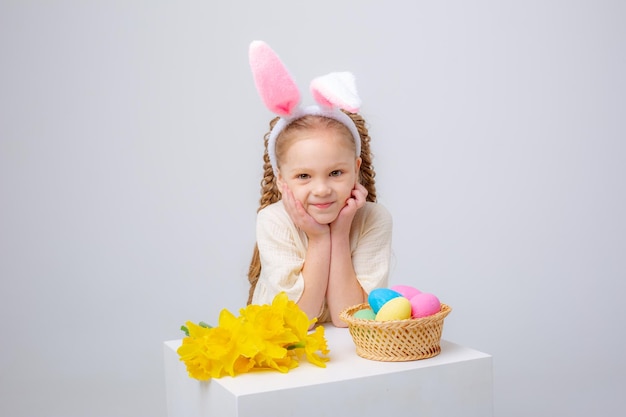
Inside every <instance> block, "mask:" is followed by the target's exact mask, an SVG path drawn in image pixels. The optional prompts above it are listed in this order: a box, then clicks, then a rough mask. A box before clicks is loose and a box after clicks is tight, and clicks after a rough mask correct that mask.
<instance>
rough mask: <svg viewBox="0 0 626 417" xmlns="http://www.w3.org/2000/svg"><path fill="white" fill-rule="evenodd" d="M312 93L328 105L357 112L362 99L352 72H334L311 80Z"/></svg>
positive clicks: (320, 102) (323, 103)
mask: <svg viewBox="0 0 626 417" xmlns="http://www.w3.org/2000/svg"><path fill="white" fill-rule="evenodd" d="M310 87H311V94H312V95H313V98H314V99H315V101H317V102H318V103H319V104H321V105H322V106H326V107H339V108H340V109H343V110H347V111H349V112H351V113H356V112H358V111H359V107H361V99H360V98H359V94H358V93H357V91H356V82H355V80H354V75H352V73H350V72H332V73H330V74H327V75H323V76H321V77H317V78H315V79H314V80H313V81H311V86H310Z"/></svg>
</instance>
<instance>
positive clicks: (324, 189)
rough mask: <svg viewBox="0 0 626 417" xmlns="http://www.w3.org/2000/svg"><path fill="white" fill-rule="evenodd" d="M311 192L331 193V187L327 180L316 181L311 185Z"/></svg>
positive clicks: (320, 194) (321, 194) (318, 193)
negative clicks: (313, 185)
mask: <svg viewBox="0 0 626 417" xmlns="http://www.w3.org/2000/svg"><path fill="white" fill-rule="evenodd" d="M313 193H314V194H315V195H317V196H326V195H329V194H330V193H331V188H330V186H329V185H328V182H327V181H324V180H320V181H316V183H315V187H313Z"/></svg>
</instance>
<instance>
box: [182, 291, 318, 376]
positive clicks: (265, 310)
mask: <svg viewBox="0 0 626 417" xmlns="http://www.w3.org/2000/svg"><path fill="white" fill-rule="evenodd" d="M239 312H240V315H239V317H235V315H233V314H232V313H231V312H229V311H228V310H227V309H224V310H222V311H221V313H220V316H219V325H218V326H216V327H211V326H209V325H207V324H205V323H203V322H200V323H198V324H194V323H192V322H190V321H188V322H187V323H186V325H185V326H182V327H181V329H182V330H183V331H184V332H185V333H186V334H187V337H185V338H184V339H183V342H182V345H181V346H180V347H179V348H178V350H177V353H178V355H179V356H180V360H181V361H183V362H185V365H186V366H187V372H188V373H189V376H190V377H192V378H195V379H198V380H208V379H210V378H220V377H222V376H224V375H230V376H235V375H237V374H241V373H245V372H249V371H251V370H253V369H275V370H277V371H280V372H283V373H284V372H288V371H289V370H290V369H293V368H295V367H297V366H298V361H299V358H301V357H306V359H307V360H308V361H309V362H311V363H312V364H314V365H317V366H320V367H322V368H324V367H326V362H327V361H328V360H329V358H328V357H327V356H321V355H327V354H328V353H329V350H328V345H327V343H326V339H325V337H324V327H322V326H317V327H316V328H315V330H314V331H312V332H309V328H310V326H311V325H312V324H313V323H315V321H316V319H313V320H309V318H308V317H307V315H306V313H304V311H302V310H301V309H300V307H298V305H297V304H296V303H295V302H293V301H291V300H289V299H288V298H287V294H285V293H284V292H281V293H279V294H278V295H276V297H275V298H274V300H273V301H272V304H271V305H270V304H264V305H255V304H250V305H248V306H246V307H245V308H242V309H240V310H239ZM318 351H319V352H320V353H321V355H320V354H318Z"/></svg>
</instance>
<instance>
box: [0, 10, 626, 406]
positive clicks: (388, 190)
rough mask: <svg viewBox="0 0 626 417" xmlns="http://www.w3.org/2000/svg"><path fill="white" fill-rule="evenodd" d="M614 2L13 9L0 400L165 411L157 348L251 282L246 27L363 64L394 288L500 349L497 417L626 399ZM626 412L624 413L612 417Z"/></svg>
mask: <svg viewBox="0 0 626 417" xmlns="http://www.w3.org/2000/svg"><path fill="white" fill-rule="evenodd" d="M625 17H626V6H625V5H624V3H623V2H619V1H600V0H589V1H552V0H541V1H533V0H525V1H465V0H458V1H415V2H408V1H404V0H398V1H386V2H382V1H363V0H351V1H334V0H331V1H328V0H323V1H322V0H318V1H315V2H307V3H304V2H296V1H281V2H274V1H264V2H253V1H249V2H228V3H227V2H212V1H179V2H166V1H147V0H146V1H143V2H140V1H98V2H95V1H94V2H88V1H17V0H16V1H6V0H2V1H1V2H0V60H1V63H0V199H1V200H0V278H1V281H0V335H1V338H2V339H1V345H0V349H1V350H0V397H1V399H0V415H2V416H13V417H21V416H65V417H68V416H160V417H163V416H165V414H166V409H165V388H164V384H165V383H164V376H163V364H162V361H163V359H162V358H163V354H162V351H163V345H162V343H163V341H165V340H170V339H178V338H180V337H182V334H181V332H180V331H179V327H180V325H181V324H182V323H184V322H185V321H186V320H193V321H200V320H204V321H208V322H211V321H215V320H216V319H217V315H218V313H219V311H220V310H221V309H222V308H228V309H230V310H231V311H234V312H236V311H237V310H238V309H239V308H240V307H243V306H244V305H245V301H246V297H247V281H246V272H247V267H248V262H249V259H250V255H251V253H252V248H253V245H254V222H255V214H256V209H257V207H258V200H259V191H260V186H259V181H260V178H261V155H262V136H263V134H264V133H265V130H266V128H267V123H268V121H269V119H270V118H271V114H270V113H269V112H268V111H267V110H265V108H264V107H263V106H262V104H261V101H260V99H259V97H258V96H257V93H256V91H255V89H254V85H253V81H252V76H251V75H250V72H249V67H248V62H247V48H248V44H249V43H250V41H252V40H254V39H262V40H265V41H267V42H268V43H269V44H270V45H271V46H272V47H273V48H274V49H275V50H277V51H278V52H279V54H280V55H281V57H282V58H283V60H284V61H285V62H286V63H287V65H288V66H289V68H290V70H291V72H292V74H293V75H294V77H295V78H296V79H297V80H298V82H299V83H300V85H301V86H302V89H303V90H304V91H305V94H304V104H310V103H311V100H310V97H309V95H308V93H307V92H306V91H307V89H308V82H309V81H310V80H311V79H312V78H313V77H314V76H317V75H321V74H324V73H327V72H330V71H335V70H350V71H352V72H354V73H355V74H356V76H357V82H358V87H359V90H360V94H361V96H362V99H363V102H364V105H363V107H362V113H363V115H364V116H365V117H366V119H367V120H368V122H369V124H370V127H371V136H372V140H373V142H372V147H373V151H374V153H375V160H374V162H375V167H376V170H377V174H378V177H377V180H378V182H377V186H378V195H379V201H380V202H381V203H382V204H385V205H386V206H387V207H388V208H389V210H390V211H391V212H392V214H393V216H394V250H395V257H396V260H395V262H396V264H395V269H394V271H393V275H392V277H391V284H407V285H414V286H417V287H418V288H421V289H422V290H424V291H430V292H433V293H435V294H437V295H438V296H439V297H440V299H441V300H442V301H444V302H446V303H447V304H449V305H451V306H452V307H453V312H452V313H451V314H450V316H448V318H447V319H446V325H445V329H444V338H446V339H448V340H451V341H453V342H456V343H461V344H464V345H467V346H469V347H473V348H475V349H478V350H482V351H484V352H487V353H490V354H492V355H493V356H494V367H495V370H494V378H495V412H496V415H497V416H502V417H504V416H546V417H548V416H550V417H554V416H581V417H582V416H588V415H621V414H622V413H623V411H624V409H625V407H626V400H625V399H624V392H625V391H626V376H625V375H626V364H625V360H624V350H625V348H626V346H625V342H624V321H625V319H626V314H625V313H626V307H625V303H624V296H625V293H626V284H625V283H624V281H625V278H626V256H625V255H626V219H625V217H624V213H625V212H626V196H625V192H626V180H625V179H626V167H625V157H626V144H625V139H626V125H625V123H626V122H625V120H626V118H625V117H624V116H625V115H626V114H625V113H626V112H625V110H626V105H625V104H626V99H625V96H626V81H625V78H624V74H626V25H624V20H625ZM618 410H621V411H618Z"/></svg>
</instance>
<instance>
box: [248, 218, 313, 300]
mask: <svg viewBox="0 0 626 417" xmlns="http://www.w3.org/2000/svg"><path fill="white" fill-rule="evenodd" d="M256 234H257V245H258V247H259V255H260V258H261V275H260V276H259V281H258V282H257V285H256V288H255V291H254V296H253V298H252V302H253V303H254V304H269V303H271V302H272V300H273V299H274V297H275V296H276V294H278V293H279V292H281V291H284V292H285V293H286V294H287V296H288V297H289V299H290V300H293V301H298V300H299V299H300V297H301V296H302V293H303V292H304V278H303V276H302V267H303V265H304V257H305V255H306V247H305V246H304V243H303V242H302V238H301V236H300V235H299V233H298V230H297V228H296V227H295V225H294V224H293V222H292V221H291V219H290V218H289V216H288V215H287V213H286V212H285V211H284V210H282V208H279V207H271V206H270V207H267V208H266V209H263V210H261V211H259V213H258V215H257V228H256Z"/></svg>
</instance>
